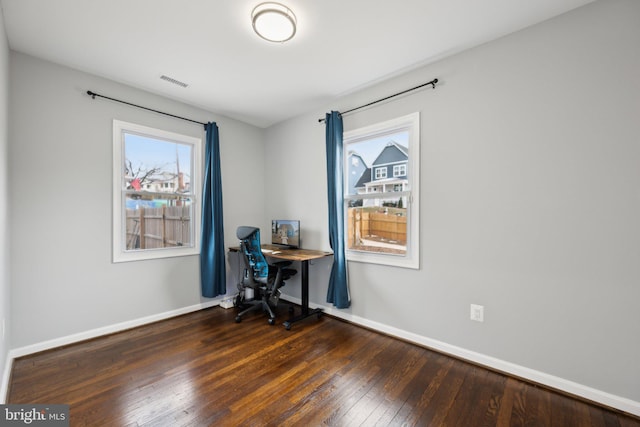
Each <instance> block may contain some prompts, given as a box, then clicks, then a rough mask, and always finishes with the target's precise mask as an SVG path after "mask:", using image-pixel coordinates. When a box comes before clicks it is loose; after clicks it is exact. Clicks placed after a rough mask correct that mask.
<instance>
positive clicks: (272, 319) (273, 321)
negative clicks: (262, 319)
mask: <svg viewBox="0 0 640 427" xmlns="http://www.w3.org/2000/svg"><path fill="white" fill-rule="evenodd" d="M268 322H269V324H270V325H271V326H273V325H275V324H276V319H274V318H273V317H270V318H269V320H268Z"/></svg>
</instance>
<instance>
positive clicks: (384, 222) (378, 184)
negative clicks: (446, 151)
mask: <svg viewBox="0 0 640 427" xmlns="http://www.w3.org/2000/svg"><path fill="white" fill-rule="evenodd" d="M408 146H409V132H408V131H401V132H396V133H391V134H386V135H382V136H378V135H376V136H374V137H371V138H366V139H360V140H357V141H354V142H348V160H347V171H348V172H347V174H348V176H349V179H348V182H347V183H346V185H348V188H347V189H346V191H345V193H346V197H347V200H346V205H347V206H346V208H347V249H349V250H355V251H364V252H373V253H385V254H397V255H404V254H406V252H407V197H408V192H407V191H408V189H409V179H408V177H407V173H406V172H407V164H408V162H409V148H408ZM372 171H373V172H372ZM398 193H401V194H398ZM358 195H363V197H362V198H357V197H354V196H358ZM364 195H366V196H364Z"/></svg>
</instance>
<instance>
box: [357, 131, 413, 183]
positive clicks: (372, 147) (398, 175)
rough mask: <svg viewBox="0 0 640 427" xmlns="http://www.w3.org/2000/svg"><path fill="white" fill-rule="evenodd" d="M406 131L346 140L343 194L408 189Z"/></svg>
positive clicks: (407, 136)
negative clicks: (345, 177) (397, 186)
mask: <svg viewBox="0 0 640 427" xmlns="http://www.w3.org/2000/svg"><path fill="white" fill-rule="evenodd" d="M408 161H409V131H402V132H396V133H391V134H387V135H383V136H374V137H372V138H367V139H361V140H357V141H353V142H347V165H346V175H347V177H348V178H347V179H346V180H345V185H346V186H347V188H346V189H345V195H356V194H364V193H377V192H387V191H395V190H393V189H394V185H400V186H401V187H402V188H404V189H405V190H407V189H409V188H410V186H409V184H410V183H409V180H408V176H407V164H408Z"/></svg>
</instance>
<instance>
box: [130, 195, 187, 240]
mask: <svg viewBox="0 0 640 427" xmlns="http://www.w3.org/2000/svg"><path fill="white" fill-rule="evenodd" d="M125 206H126V209H125V219H126V240H125V242H126V248H125V250H127V251H134V250H140V249H158V248H173V247H185V246H186V247H192V246H193V232H192V223H193V220H192V218H193V215H192V214H193V203H192V200H191V199H190V198H189V197H184V196H180V195H169V194H167V195H164V194H150V193H144V192H130V193H128V194H126V195H125Z"/></svg>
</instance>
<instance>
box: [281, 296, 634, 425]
mask: <svg viewBox="0 0 640 427" xmlns="http://www.w3.org/2000/svg"><path fill="white" fill-rule="evenodd" d="M281 298H282V299H284V300H287V301H290V302H292V303H296V304H300V303H301V300H300V299H299V298H295V297H291V296H289V295H286V294H282V297H281ZM309 306H310V307H311V308H321V309H323V311H324V312H325V313H327V314H329V315H331V316H334V317H337V318H340V319H344V320H346V321H348V322H351V323H354V324H356V325H360V326H364V327H366V328H369V329H373V330H375V331H379V332H382V333H384V334H387V335H390V336H393V337H397V338H400V339H403V340H406V341H409V342H412V343H415V344H418V345H420V346H423V347H427V348H431V349H434V350H437V351H439V352H441V353H444V354H448V355H451V356H454V357H457V358H460V359H464V360H467V361H469V362H472V363H475V364H478V365H482V366H486V367H487V368H490V369H494V370H496V371H500V372H504V373H507V374H510V375H513V376H515V377H519V378H523V379H526V380H529V381H533V382H535V383H538V384H542V385H545V386H547V387H551V388H553V389H556V390H559V391H562V392H565V393H569V394H572V395H574V396H578V397H581V398H584V399H587V400H590V401H592V402H595V403H599V404H601V405H604V406H608V407H610V408H615V409H618V410H620V411H623V412H627V413H629V414H633V415H635V416H640V402H636V401H633V400H631V399H627V398H625V397H621V396H616V395H614V394H611V393H607V392H604V391H601V390H597V389H594V388H591V387H588V386H585V385H582V384H578V383H575V382H573V381H569V380H566V379H564V378H560V377H556V376H554V375H549V374H546V373H544V372H540V371H536V370H534V369H530V368H526V367H524V366H520V365H516V364H514V363H511V362H507V361H504V360H501V359H497V358H495V357H491V356H487V355H485V354H482V353H477V352H475V351H470V350H466V349H464V348H461V347H457V346H455V345H451V344H447V343H445V342H442V341H438V340H434V339H432V338H428V337H424V336H421V335H418V334H414V333H412V332H407V331H405V330H402V329H398V328H394V327H392V326H389V325H385V324H383V323H378V322H374V321H371V320H368V319H365V318H362V317H359V316H355V315H353V314H350V313H346V312H345V311H343V310H339V309H336V308H334V307H329V306H325V305H320V304H309Z"/></svg>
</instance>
